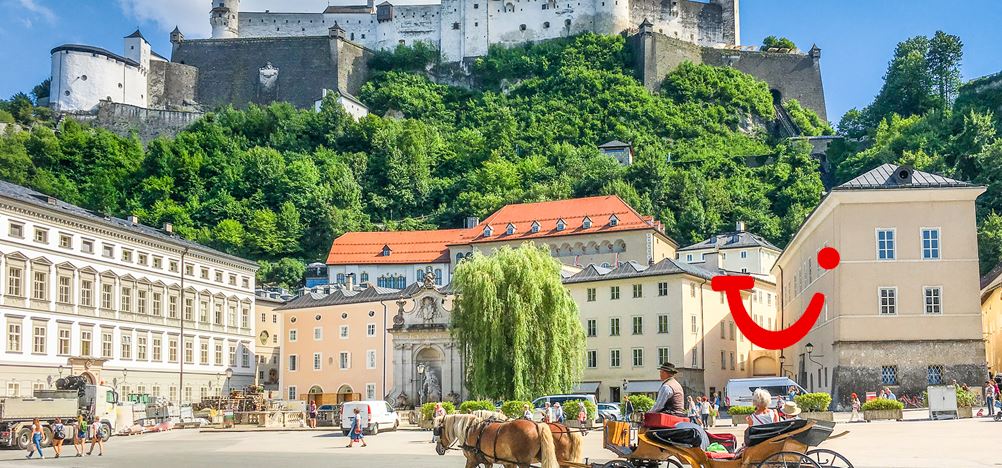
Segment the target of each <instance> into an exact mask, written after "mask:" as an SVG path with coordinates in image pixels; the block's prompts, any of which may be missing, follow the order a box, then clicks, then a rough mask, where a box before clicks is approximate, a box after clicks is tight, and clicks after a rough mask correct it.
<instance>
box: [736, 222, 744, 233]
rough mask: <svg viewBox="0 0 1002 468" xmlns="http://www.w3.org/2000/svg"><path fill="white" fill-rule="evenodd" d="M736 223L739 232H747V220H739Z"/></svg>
mask: <svg viewBox="0 0 1002 468" xmlns="http://www.w3.org/2000/svg"><path fill="white" fill-rule="evenodd" d="M734 224H735V228H736V229H737V231H738V232H745V222H744V221H738V222H737V223H734Z"/></svg>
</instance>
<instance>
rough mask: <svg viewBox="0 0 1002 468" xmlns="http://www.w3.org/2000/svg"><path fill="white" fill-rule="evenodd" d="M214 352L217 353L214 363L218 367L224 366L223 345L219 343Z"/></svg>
mask: <svg viewBox="0 0 1002 468" xmlns="http://www.w3.org/2000/svg"><path fill="white" fill-rule="evenodd" d="M213 350H214V351H215V353H214V356H213V357H214V358H215V360H214V361H212V362H214V363H215V364H216V365H217V366H221V365H223V344H222V343H219V342H217V343H216V346H215V347H214V349H213Z"/></svg>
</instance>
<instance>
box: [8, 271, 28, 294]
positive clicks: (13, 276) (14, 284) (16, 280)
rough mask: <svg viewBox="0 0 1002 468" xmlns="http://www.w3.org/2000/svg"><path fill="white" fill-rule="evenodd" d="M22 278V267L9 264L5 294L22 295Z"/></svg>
mask: <svg viewBox="0 0 1002 468" xmlns="http://www.w3.org/2000/svg"><path fill="white" fill-rule="evenodd" d="M23 278H24V268H21V267H16V266H10V267H8V268H7V295H9V296H17V297H24V289H23V288H22V286H21V285H22V281H23Z"/></svg>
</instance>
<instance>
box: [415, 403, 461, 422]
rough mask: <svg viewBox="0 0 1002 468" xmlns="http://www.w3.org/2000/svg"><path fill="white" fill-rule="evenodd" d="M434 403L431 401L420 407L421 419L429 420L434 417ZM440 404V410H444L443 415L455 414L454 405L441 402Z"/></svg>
mask: <svg viewBox="0 0 1002 468" xmlns="http://www.w3.org/2000/svg"><path fill="white" fill-rule="evenodd" d="M435 403H436V402H434V401H432V402H428V403H425V404H423V405H421V419H424V420H430V419H432V418H433V417H434V416H435ZM441 403H442V408H445V414H452V413H455V412H456V405H454V404H452V402H451V401H443V402H441Z"/></svg>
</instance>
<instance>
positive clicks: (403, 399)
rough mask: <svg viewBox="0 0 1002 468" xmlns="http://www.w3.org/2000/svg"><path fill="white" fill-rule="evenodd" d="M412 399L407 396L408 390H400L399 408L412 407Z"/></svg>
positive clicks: (398, 396) (398, 397)
mask: <svg viewBox="0 0 1002 468" xmlns="http://www.w3.org/2000/svg"><path fill="white" fill-rule="evenodd" d="M410 406H411V399H410V398H409V397H408V396H407V392H400V394H399V395H397V409H400V408H410Z"/></svg>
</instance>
